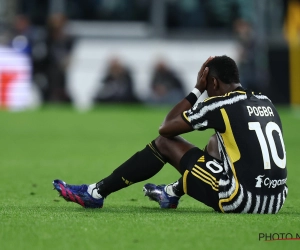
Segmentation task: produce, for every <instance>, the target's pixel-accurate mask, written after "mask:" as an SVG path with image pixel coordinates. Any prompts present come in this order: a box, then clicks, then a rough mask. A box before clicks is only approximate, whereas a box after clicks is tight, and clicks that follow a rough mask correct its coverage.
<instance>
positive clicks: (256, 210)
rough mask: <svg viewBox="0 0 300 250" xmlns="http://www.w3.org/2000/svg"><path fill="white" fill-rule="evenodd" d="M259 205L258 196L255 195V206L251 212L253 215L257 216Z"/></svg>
mask: <svg viewBox="0 0 300 250" xmlns="http://www.w3.org/2000/svg"><path fill="white" fill-rule="evenodd" d="M259 205H260V195H256V204H255V208H254V210H253V213H254V214H257V212H258V209H259Z"/></svg>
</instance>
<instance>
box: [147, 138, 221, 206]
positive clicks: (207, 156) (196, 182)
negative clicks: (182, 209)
mask: <svg viewBox="0 0 300 250" xmlns="http://www.w3.org/2000/svg"><path fill="white" fill-rule="evenodd" d="M165 150H168V148H165ZM208 152H209V153H208ZM213 156H214V157H213ZM219 158H220V155H219V152H218V143H217V139H216V136H212V137H211V138H210V140H209V143H208V145H207V146H206V148H205V150H204V151H203V150H201V149H199V148H197V147H193V148H190V149H189V150H188V151H187V152H185V153H184V154H183V155H182V157H181V158H180V164H179V167H178V166H177V167H178V169H179V170H180V172H181V173H182V177H181V178H180V179H179V180H178V181H176V182H174V183H171V184H169V185H155V184H152V183H148V184H146V185H145V186H144V193H145V195H146V196H148V197H149V198H150V200H154V201H157V202H158V203H159V205H160V207H161V208H176V207H177V205H178V201H179V199H180V197H181V196H182V195H184V194H185V193H186V194H188V195H189V196H191V197H193V198H195V199H197V200H198V201H200V202H202V203H204V204H206V205H208V206H210V207H213V208H214V209H215V210H217V211H220V210H219V208H218V179H219V176H220V175H221V174H223V167H222V166H221V161H220V160H218V159H219ZM176 164H178V162H176Z"/></svg>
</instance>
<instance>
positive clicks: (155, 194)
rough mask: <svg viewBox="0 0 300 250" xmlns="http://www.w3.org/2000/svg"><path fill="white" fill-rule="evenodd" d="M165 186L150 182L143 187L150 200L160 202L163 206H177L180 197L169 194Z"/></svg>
mask: <svg viewBox="0 0 300 250" xmlns="http://www.w3.org/2000/svg"><path fill="white" fill-rule="evenodd" d="M165 186H166V185H158V186H157V185H155V184H151V183H148V184H146V185H145V186H144V187H143V192H144V194H145V196H148V197H149V199H150V200H153V201H156V202H158V203H159V205H160V207H161V208H177V206H178V202H179V199H180V197H178V196H170V195H168V194H167V193H166V191H165Z"/></svg>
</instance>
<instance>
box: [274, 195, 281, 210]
mask: <svg viewBox="0 0 300 250" xmlns="http://www.w3.org/2000/svg"><path fill="white" fill-rule="evenodd" d="M280 208H281V193H279V194H278V196H277V205H276V210H275V214H277V213H278V211H279V209H280Z"/></svg>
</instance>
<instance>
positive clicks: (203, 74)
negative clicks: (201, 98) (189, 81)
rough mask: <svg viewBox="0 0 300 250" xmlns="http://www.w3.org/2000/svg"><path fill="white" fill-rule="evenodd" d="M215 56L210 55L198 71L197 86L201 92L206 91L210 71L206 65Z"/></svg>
mask: <svg viewBox="0 0 300 250" xmlns="http://www.w3.org/2000/svg"><path fill="white" fill-rule="evenodd" d="M213 58H214V57H213V56H210V57H209V58H208V59H207V60H206V61H205V63H203V65H202V67H201V69H200V70H199V72H198V77H197V83H196V86H195V88H197V89H199V91H200V92H201V94H202V93H203V92H204V91H205V89H206V84H207V82H206V78H207V74H208V72H209V68H208V67H206V64H207V63H208V62H209V61H211V60H212V59H213Z"/></svg>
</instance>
